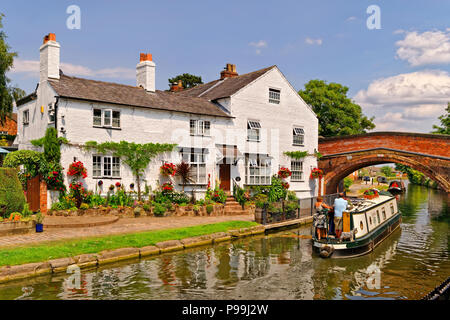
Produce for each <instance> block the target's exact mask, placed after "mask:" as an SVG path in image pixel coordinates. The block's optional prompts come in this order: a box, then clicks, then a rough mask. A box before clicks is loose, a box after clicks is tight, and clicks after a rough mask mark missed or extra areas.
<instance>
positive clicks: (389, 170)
mask: <svg viewBox="0 0 450 320" xmlns="http://www.w3.org/2000/svg"><path fill="white" fill-rule="evenodd" d="M381 173H383V174H384V176H385V177H388V178H389V177H392V176H394V175H395V174H394V173H393V172H392V168H391V167H390V166H384V167H382V168H381Z"/></svg>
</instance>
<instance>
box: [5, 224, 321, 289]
mask: <svg viewBox="0 0 450 320" xmlns="http://www.w3.org/2000/svg"><path fill="white" fill-rule="evenodd" d="M311 221H312V217H305V218H300V219H294V220H290V221H284V222H280V223H275V224H271V225H266V226H263V225H259V224H257V223H251V222H247V221H232V222H231V223H222V224H220V223H219V224H212V225H200V226H196V227H191V228H184V229H170V230H162V231H159V232H158V231H155V232H153V237H151V236H150V237H147V239H143V240H142V241H141V242H140V244H141V246H137V247H123V246H124V245H125V244H128V243H130V242H129V241H126V239H124V238H126V237H127V236H128V237H130V236H131V237H132V236H133V235H132V234H129V235H122V236H121V237H120V240H119V241H118V242H117V243H115V244H112V243H113V242H114V240H118V238H117V237H112V238H111V237H110V238H109V239H108V240H109V242H111V244H110V246H111V245H114V246H116V247H117V246H118V247H119V248H116V249H112V250H111V249H109V250H102V251H99V252H98V253H92V251H95V248H96V247H99V246H98V245H93V243H94V242H96V241H97V242H98V241H101V240H102V239H101V238H93V239H84V240H80V241H78V242H75V241H72V243H71V244H69V245H73V246H77V245H78V246H83V247H84V246H85V244H87V245H89V244H90V247H87V248H85V249H84V250H83V249H81V251H84V252H83V253H82V254H79V255H70V254H69V256H67V250H65V249H67V244H66V245H65V246H64V247H61V246H58V245H55V244H52V243H48V244H42V245H41V246H40V247H39V246H32V247H19V248H9V249H0V257H2V259H0V263H1V264H0V283H3V282H8V281H13V280H17V279H24V278H29V277H37V276H41V275H45V274H50V273H53V274H55V273H61V272H67V270H68V269H70V268H73V267H74V266H76V267H78V268H80V269H82V268H91V267H96V266H102V265H105V264H109V263H115V262H118V261H124V260H130V259H140V258H143V257H147V256H152V255H159V254H163V253H166V252H173V251H180V250H184V249H189V248H195V247H199V246H207V245H213V244H216V243H220V242H224V241H232V240H236V239H239V238H245V237H250V236H254V235H258V234H262V233H265V232H266V231H269V230H270V231H274V230H277V229H284V228H292V227H295V226H299V225H302V224H308V223H310V222H311ZM202 227H204V230H201V228H202ZM208 227H209V228H208ZM236 227H241V228H239V229H233V228H236ZM214 230H223V231H219V232H211V231H214ZM167 231H169V232H168V233H167ZM183 234H190V235H191V236H189V237H185V238H183ZM192 235H194V236H192ZM136 236H141V237H145V234H144V233H142V234H137V235H136ZM180 237H181V239H180ZM167 238H170V239H167ZM155 239H167V240H164V241H159V242H156V240H155ZM135 242H136V241H135ZM131 243H132V242H131ZM142 244H146V245H145V246H142ZM52 247H55V248H54V250H51V249H52ZM100 247H102V246H100ZM40 249H41V250H44V249H45V250H50V251H52V253H48V254H47V256H48V257H55V255H56V256H57V255H61V256H63V257H59V258H56V259H50V260H47V259H42V258H35V257H31V258H29V259H34V260H36V259H38V260H43V261H38V262H32V263H26V264H16V265H9V264H8V263H9V262H10V261H11V262H15V260H14V259H11V257H10V256H11V255H12V254H13V252H14V254H15V255H20V252H18V251H20V250H23V251H24V253H25V251H30V250H33V251H36V250H40ZM58 249H59V252H58ZM78 251H80V250H78ZM64 255H66V256H64ZM8 256H9V257H8ZM42 257H44V256H42ZM25 259H26V258H25ZM19 261H20V260H19Z"/></svg>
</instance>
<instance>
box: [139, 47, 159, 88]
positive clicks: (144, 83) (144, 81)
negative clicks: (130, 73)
mask: <svg viewBox="0 0 450 320" xmlns="http://www.w3.org/2000/svg"><path fill="white" fill-rule="evenodd" d="M155 69H156V64H155V63H154V62H153V61H152V55H151V54H150V53H141V56H140V62H139V64H138V65H137V66H136V83H137V86H138V87H142V88H144V89H145V90H146V91H148V92H155Z"/></svg>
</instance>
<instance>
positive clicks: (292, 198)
mask: <svg viewBox="0 0 450 320" xmlns="http://www.w3.org/2000/svg"><path fill="white" fill-rule="evenodd" d="M287 199H288V200H289V201H297V200H298V198H297V194H296V193H295V192H294V191H288V192H287Z"/></svg>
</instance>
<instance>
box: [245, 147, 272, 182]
mask: <svg viewBox="0 0 450 320" xmlns="http://www.w3.org/2000/svg"><path fill="white" fill-rule="evenodd" d="M271 183H272V162H271V159H270V158H268V157H260V156H256V157H254V156H253V157H252V156H250V155H249V154H246V155H245V184H246V185H255V186H257V185H260V186H266V185H270V184H271Z"/></svg>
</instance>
